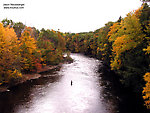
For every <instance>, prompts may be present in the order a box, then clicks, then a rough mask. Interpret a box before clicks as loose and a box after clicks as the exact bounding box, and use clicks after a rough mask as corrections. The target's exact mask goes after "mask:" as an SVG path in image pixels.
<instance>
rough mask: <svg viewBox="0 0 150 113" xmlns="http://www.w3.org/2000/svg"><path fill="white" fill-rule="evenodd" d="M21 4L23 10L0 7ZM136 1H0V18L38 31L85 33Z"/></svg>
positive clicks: (129, 8)
mask: <svg viewBox="0 0 150 113" xmlns="http://www.w3.org/2000/svg"><path fill="white" fill-rule="evenodd" d="M10 3H12V4H16V3H17V4H19V3H23V4H25V6H24V9H4V6H3V4H10ZM141 4H142V2H140V0H0V21H1V20H3V19H4V18H8V19H12V20H13V21H14V22H19V21H20V22H23V23H24V24H26V25H27V26H31V27H36V28H38V29H39V30H40V29H41V28H45V29H54V30H58V29H60V31H61V32H75V33H77V32H88V31H94V30H96V29H98V28H100V27H103V26H104V25H105V23H107V22H108V21H116V20H118V18H119V16H122V17H125V16H126V14H127V13H129V12H130V11H133V10H135V9H137V8H139V7H140V6H141Z"/></svg>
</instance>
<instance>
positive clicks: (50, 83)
mask: <svg viewBox="0 0 150 113" xmlns="http://www.w3.org/2000/svg"><path fill="white" fill-rule="evenodd" d="M71 57H72V58H73V59H74V62H73V63H71V64H63V65H62V67H61V68H60V69H57V70H52V71H51V72H49V73H45V74H44V75H43V77H41V78H39V79H37V80H30V81H28V82H25V83H23V84H20V85H18V86H15V87H13V88H11V89H10V91H8V92H4V93H1V94H0V113H119V112H120V111H119V107H118V102H119V101H120V97H119V96H117V95H114V93H112V92H111V91H109V90H108V86H109V84H110V83H109V82H108V81H106V80H104V79H103V78H102V73H101V72H98V69H99V67H100V66H102V63H101V61H99V60H96V59H94V58H90V57H86V56H84V55H81V54H71ZM71 80H72V85H71ZM110 87H111V86H109V88H110Z"/></svg>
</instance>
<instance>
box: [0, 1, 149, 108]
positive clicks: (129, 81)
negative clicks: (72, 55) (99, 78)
mask: <svg viewBox="0 0 150 113" xmlns="http://www.w3.org/2000/svg"><path fill="white" fill-rule="evenodd" d="M143 2H144V1H143ZM1 22H2V23H0V70H1V71H0V84H3V83H7V82H9V81H11V80H14V79H15V80H16V79H20V78H21V77H22V74H23V73H27V72H35V71H36V70H38V69H41V68H42V67H43V66H45V65H56V64H58V63H60V62H62V61H63V59H64V58H63V53H64V52H65V51H66V50H67V51H68V50H69V51H71V52H76V53H84V54H87V55H92V56H94V57H96V58H98V59H100V60H102V61H104V62H105V64H106V65H108V66H109V67H110V68H111V70H113V71H114V72H116V73H117V75H118V76H119V80H120V82H121V83H122V84H123V85H124V86H125V87H129V88H131V89H132V90H133V91H134V92H136V93H137V94H139V95H142V94H143V98H144V99H145V105H146V106H147V108H150V67H149V66H150V7H149V5H147V3H143V5H142V6H141V7H140V8H139V9H137V10H135V11H132V12H130V13H128V14H127V16H126V17H125V18H122V17H120V18H119V19H118V20H117V21H116V22H108V23H107V24H105V26H104V27H102V28H100V29H98V30H95V31H94V32H86V33H85V32H84V33H61V32H59V31H54V30H50V29H47V30H45V29H42V30H40V31H39V30H37V29H36V28H35V27H27V26H25V25H24V24H23V23H22V22H17V23H15V22H13V21H12V20H8V19H4V20H2V21H1ZM116 77H117V76H116Z"/></svg>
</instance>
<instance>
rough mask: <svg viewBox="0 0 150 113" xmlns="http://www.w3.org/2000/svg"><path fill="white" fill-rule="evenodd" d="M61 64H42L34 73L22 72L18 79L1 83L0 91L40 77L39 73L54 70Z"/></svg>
mask: <svg viewBox="0 0 150 113" xmlns="http://www.w3.org/2000/svg"><path fill="white" fill-rule="evenodd" d="M62 65H63V63H59V64H58V65H54V66H52V65H48V66H44V67H43V68H41V69H40V70H38V71H37V72H34V73H28V74H22V78H21V79H19V80H16V81H15V82H13V83H7V84H2V85H1V86H0V92H5V91H9V88H11V87H13V86H16V85H19V84H21V83H24V82H26V81H28V80H33V79H39V78H40V77H42V74H41V73H44V72H49V71H51V70H54V69H56V68H58V67H61V66H62Z"/></svg>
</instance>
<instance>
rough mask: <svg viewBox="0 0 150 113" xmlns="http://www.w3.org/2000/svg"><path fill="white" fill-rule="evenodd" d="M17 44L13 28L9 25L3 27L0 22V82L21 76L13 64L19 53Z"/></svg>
mask: <svg viewBox="0 0 150 113" xmlns="http://www.w3.org/2000/svg"><path fill="white" fill-rule="evenodd" d="M18 44H19V41H18V38H17V36H16V33H15V32H14V29H13V28H10V27H9V26H7V27H6V28H5V27H3V24H2V23H0V83H3V82H8V81H9V80H10V79H11V78H17V77H21V76H22V75H21V73H20V72H19V70H18V69H17V67H16V65H15V64H16V63H17V58H18V55H19V52H18V49H19V46H18Z"/></svg>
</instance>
